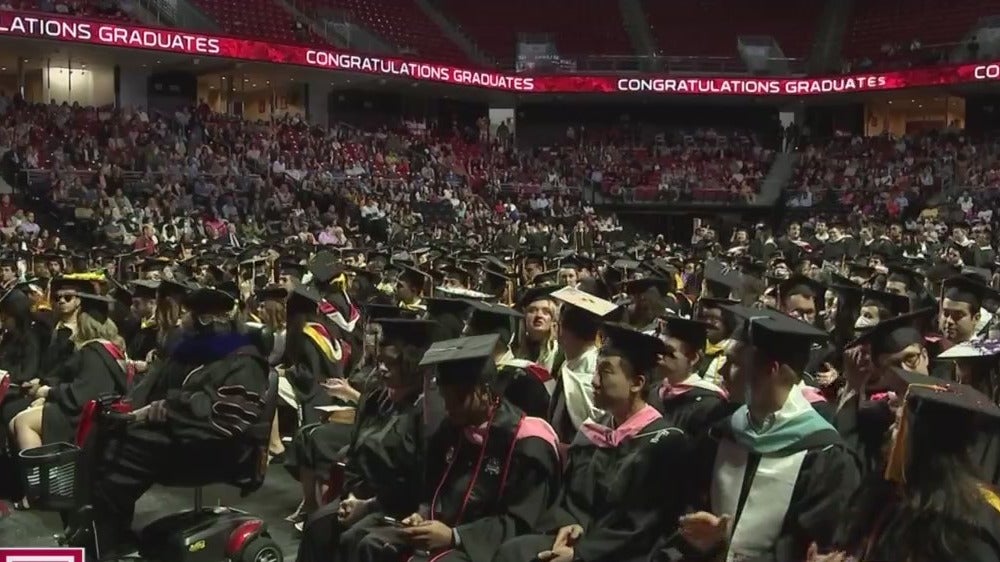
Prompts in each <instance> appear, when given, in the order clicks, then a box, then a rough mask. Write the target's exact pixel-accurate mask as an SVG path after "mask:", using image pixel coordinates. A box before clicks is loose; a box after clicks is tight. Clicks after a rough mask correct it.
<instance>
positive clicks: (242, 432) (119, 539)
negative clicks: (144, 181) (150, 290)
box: [75, 287, 268, 552]
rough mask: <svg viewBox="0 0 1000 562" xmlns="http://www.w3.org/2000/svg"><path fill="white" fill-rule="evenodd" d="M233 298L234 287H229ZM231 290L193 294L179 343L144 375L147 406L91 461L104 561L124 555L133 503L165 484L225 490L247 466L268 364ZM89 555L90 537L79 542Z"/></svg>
mask: <svg viewBox="0 0 1000 562" xmlns="http://www.w3.org/2000/svg"><path fill="white" fill-rule="evenodd" d="M233 289H235V287H233ZM236 303H237V295H236V292H235V290H231V289H227V290H220V289H212V288H197V289H194V290H193V291H191V292H190V293H189V294H188V295H187V296H186V297H185V299H184V304H185V307H186V308H187V310H188V313H187V314H186V315H185V317H184V319H183V321H182V325H181V332H180V333H179V341H178V343H177V345H175V346H174V347H173V349H172V350H171V352H170V355H169V356H168V357H166V358H165V360H164V363H163V364H162V365H161V366H160V367H159V368H157V369H154V370H153V371H151V372H150V374H148V375H147V378H150V377H152V378H155V379H158V380H156V381H151V384H150V386H149V387H148V392H146V393H143V395H142V396H141V397H140V399H141V400H143V401H145V402H144V403H146V404H147V405H146V406H144V407H142V408H140V409H138V410H136V412H135V413H136V416H137V421H138V423H136V424H133V425H129V426H127V427H126V428H124V429H123V430H122V432H121V433H120V434H118V435H115V436H114V443H113V444H112V446H111V447H109V448H108V450H107V454H105V455H104V456H102V457H101V458H100V459H98V463H97V466H96V467H94V468H93V474H94V475H95V477H94V479H93V481H92V485H91V486H90V487H89V494H90V499H91V503H92V505H93V508H94V523H95V527H96V529H97V534H98V536H99V537H100V546H101V549H102V550H103V551H104V552H108V551H114V550H116V548H118V547H120V546H122V545H123V543H124V542H125V541H126V540H127V537H128V535H129V527H130V526H131V521H132V515H133V512H134V509H135V502H136V500H138V499H139V497H140V496H142V494H143V493H145V492H146V490H148V489H149V487H150V486H151V485H153V484H154V483H156V482H159V481H163V480H164V479H167V480H170V481H181V482H183V481H185V480H188V479H191V478H192V477H194V476H197V478H198V479H206V480H207V479H216V480H219V481H227V480H228V479H229V477H230V475H232V474H234V473H235V472H236V471H237V470H238V467H239V466H242V465H243V464H245V463H246V462H250V461H249V459H251V455H252V454H253V453H254V451H255V450H256V449H257V440H256V438H255V439H248V438H247V432H248V430H250V428H251V427H253V426H254V425H255V424H256V423H258V421H259V418H260V415H261V413H262V412H263V410H264V394H265V391H266V390H267V374H268V365H267V358H266V357H264V356H263V354H262V353H261V350H260V349H258V347H257V346H256V345H255V344H254V343H253V339H252V338H251V337H250V336H249V334H247V333H246V331H245V328H244V327H243V326H242V325H241V324H240V322H239V321H238V320H237V319H236V315H235V313H234V308H235V306H236ZM81 538H82V539H85V540H87V544H78V545H75V546H85V547H87V548H89V549H90V550H91V551H93V549H94V547H95V544H94V541H93V537H92V536H91V535H90V534H83V535H81Z"/></svg>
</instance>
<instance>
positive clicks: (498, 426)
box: [342, 335, 560, 562]
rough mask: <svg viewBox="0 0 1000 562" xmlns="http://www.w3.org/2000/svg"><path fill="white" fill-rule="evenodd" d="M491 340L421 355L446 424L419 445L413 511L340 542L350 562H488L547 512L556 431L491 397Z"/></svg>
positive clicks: (466, 341) (444, 345) (448, 344)
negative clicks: (423, 449)
mask: <svg viewBox="0 0 1000 562" xmlns="http://www.w3.org/2000/svg"><path fill="white" fill-rule="evenodd" d="M498 340H499V338H498V337H497V336H496V335H488V336H475V337H468V338H461V339H458V340H447V341H442V342H438V343H435V344H434V345H432V346H431V347H430V349H428V350H427V353H426V354H425V355H424V359H423V361H421V365H422V366H428V365H435V366H437V377H436V378H437V387H438V390H439V391H440V393H441V395H442V396H443V398H444V408H445V410H446V411H447V418H446V420H445V421H444V422H443V423H442V424H441V426H440V427H439V428H438V429H437V430H435V431H434V432H433V433H432V434H431V436H430V438H429V441H428V448H427V455H426V461H425V469H424V470H425V475H426V478H425V487H424V489H423V491H422V494H421V495H422V498H421V499H422V504H421V508H420V509H419V510H418V511H417V512H415V513H412V514H410V515H409V516H407V517H405V518H404V519H403V520H402V521H401V522H400V525H399V526H398V527H395V526H392V527H382V528H374V529H371V530H370V531H368V532H367V533H365V534H364V535H363V536H358V537H355V539H356V542H355V543H354V545H353V548H350V546H351V545H344V542H343V541H342V545H344V546H345V547H348V548H347V550H346V551H347V552H352V553H353V556H352V557H351V558H349V559H351V560H357V561H358V562H375V561H385V562H398V561H399V559H400V557H401V555H404V554H407V553H411V552H412V553H414V559H433V560H435V561H436V562H456V561H467V560H468V561H472V562H488V561H489V560H491V559H492V558H493V555H494V553H495V552H496V550H497V548H499V546H500V545H501V544H502V543H503V542H505V541H507V540H510V539H512V538H514V537H515V536H518V535H523V534H525V533H530V532H532V531H533V530H534V529H536V528H537V527H538V522H539V519H540V517H541V516H542V515H543V514H544V513H545V512H546V511H548V510H549V509H550V508H551V507H552V505H553V503H554V501H555V499H556V495H557V493H558V490H559V476H560V463H559V454H558V451H557V448H556V446H557V443H556V436H555V432H554V431H553V430H552V428H551V427H550V426H549V425H548V424H547V423H546V422H545V420H542V419H539V418H532V417H529V416H525V415H524V413H523V412H521V411H520V410H518V409H517V408H516V407H515V406H513V405H512V404H511V403H510V402H509V401H507V400H506V399H505V398H501V397H499V396H498V395H497V394H496V392H495V391H493V389H492V385H493V383H494V381H495V377H496V368H495V366H494V364H493V362H492V361H491V360H490V359H491V357H492V355H493V352H494V350H495V349H496V346H497V341H498ZM427 415H428V416H429V417H431V418H433V417H434V414H433V413H428V414H427ZM345 559H348V558H345Z"/></svg>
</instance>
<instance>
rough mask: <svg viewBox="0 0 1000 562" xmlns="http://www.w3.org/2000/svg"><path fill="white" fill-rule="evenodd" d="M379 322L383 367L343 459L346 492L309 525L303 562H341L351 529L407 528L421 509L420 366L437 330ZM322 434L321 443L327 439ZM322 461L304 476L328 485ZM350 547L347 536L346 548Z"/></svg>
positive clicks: (417, 323) (306, 466) (306, 467)
mask: <svg viewBox="0 0 1000 562" xmlns="http://www.w3.org/2000/svg"><path fill="white" fill-rule="evenodd" d="M374 322H376V323H377V324H378V325H380V326H381V328H382V334H381V341H380V344H379V345H378V365H377V370H376V372H375V373H373V376H374V379H373V380H372V381H371V383H372V384H370V385H369V387H370V388H368V389H366V391H365V394H364V396H363V397H362V400H361V403H360V404H359V406H358V415H357V420H356V421H355V424H354V432H353V434H352V436H351V443H350V446H349V447H348V448H347V450H346V452H344V453H343V454H340V452H339V451H338V457H342V458H343V459H344V460H345V466H344V471H345V474H344V475H343V485H342V489H341V490H340V495H339V497H338V498H337V499H336V501H333V502H331V503H329V504H327V505H325V506H323V507H322V508H320V509H318V510H316V511H315V512H314V513H312V515H311V516H310V517H309V519H308V521H307V522H306V524H305V527H304V530H303V533H304V534H303V536H302V542H301V543H300V544H299V553H298V557H297V558H296V560H299V561H300V562H314V561H315V562H319V561H324V560H331V561H332V560H337V559H338V558H337V555H338V545H339V544H340V537H341V534H342V533H344V532H345V531H347V530H348V529H354V530H353V531H349V532H353V533H355V534H358V533H363V532H364V530H365V529H367V528H369V527H371V526H372V525H377V524H380V523H381V521H382V518H383V517H385V516H388V517H393V518H395V519H397V520H401V519H403V518H404V517H406V516H407V515H409V514H411V513H413V512H414V511H415V510H416V509H417V508H418V507H419V503H420V497H419V494H420V489H421V486H422V481H421V477H422V473H421V470H420V467H421V461H422V460H423V459H422V458H421V456H420V449H422V445H423V443H422V438H423V428H422V424H423V411H422V410H421V408H420V401H419V399H420V395H421V392H422V389H423V371H424V370H425V369H426V368H425V367H418V364H419V363H420V360H421V359H422V358H423V354H424V352H425V351H426V350H427V348H428V347H429V346H430V344H431V339H432V334H433V333H434V328H435V327H436V324H435V323H434V322H432V321H429V320H415V319H406V318H403V319H400V318H386V319H377V320H375V321H374ZM329 425H332V424H326V426H329ZM322 427H325V426H321V428H320V429H318V430H317V431H316V432H314V433H313V437H314V438H320V436H319V435H317V434H319V433H321V432H322V431H323V429H322ZM316 457H318V458H316V459H315V460H316V462H315V466H311V465H310V463H309V462H304V463H301V465H300V466H301V468H300V470H301V471H302V472H303V473H305V472H306V471H312V472H313V474H314V475H319V476H321V477H322V476H325V475H326V474H330V468H331V465H332V464H333V461H334V459H332V458H327V456H326V455H323V454H322V450H320V451H318V452H317V454H316ZM314 479H315V477H314ZM303 480H304V479H303ZM351 541H352V537H351V536H347V537H346V542H347V543H348V544H350V543H351Z"/></svg>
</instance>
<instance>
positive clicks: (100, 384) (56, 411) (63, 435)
mask: <svg viewBox="0 0 1000 562" xmlns="http://www.w3.org/2000/svg"><path fill="white" fill-rule="evenodd" d="M77 297H78V298H79V299H80V300H81V301H82V304H81V311H80V314H79V316H78V317H77V323H76V330H75V331H74V332H73V335H72V336H71V338H70V340H71V341H72V343H73V346H74V349H75V351H74V352H73V354H72V355H71V356H70V357H69V359H67V360H66V361H64V362H63V363H62V364H61V365H60V366H59V367H58V368H57V369H56V370H55V372H53V373H52V374H51V375H50V376H48V377H47V378H46V379H45V380H44V381H42V382H41V383H39V384H34V385H32V386H30V387H29V388H28V394H29V396H31V397H32V398H33V399H34V401H33V402H32V403H31V407H30V408H28V409H27V410H25V411H23V412H21V413H20V414H18V415H17V416H16V417H15V418H14V419H13V420H12V421H11V423H10V428H11V431H12V432H13V433H14V436H15V438H16V440H17V444H18V446H19V447H20V448H21V449H30V448H32V447H39V446H41V445H42V444H43V443H56V442H59V441H71V440H72V437H73V432H74V430H75V428H76V425H77V423H78V422H79V419H80V415H81V413H82V412H83V408H84V407H85V406H86V404H87V403H88V402H89V401H91V400H94V399H96V398H97V397H98V396H101V395H102V394H118V395H125V394H126V393H127V392H128V390H129V387H130V386H131V378H132V375H131V372H132V367H131V365H130V364H129V362H128V359H127V358H126V356H125V342H124V341H123V340H122V338H121V336H119V335H118V327H117V326H116V325H115V323H114V321H112V320H111V319H110V318H109V317H108V314H109V309H110V306H111V303H113V302H114V299H112V298H110V297H105V296H101V295H92V294H85V293H78V294H77Z"/></svg>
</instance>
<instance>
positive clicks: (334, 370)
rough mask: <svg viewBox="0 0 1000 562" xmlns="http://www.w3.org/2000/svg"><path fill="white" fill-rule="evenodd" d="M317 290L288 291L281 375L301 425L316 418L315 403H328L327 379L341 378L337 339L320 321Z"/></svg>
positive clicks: (301, 287) (312, 421)
mask: <svg viewBox="0 0 1000 562" xmlns="http://www.w3.org/2000/svg"><path fill="white" fill-rule="evenodd" d="M322 300H323V299H322V297H321V296H320V294H319V293H318V292H317V291H316V290H315V289H313V288H312V287H309V286H307V285H298V286H296V287H295V288H294V289H293V290H291V291H289V294H288V300H287V301H286V304H285V306H286V312H287V326H286V334H287V335H286V339H285V355H284V360H283V361H282V365H283V367H284V369H283V371H284V376H285V378H286V379H287V380H288V381H289V382H290V383H291V387H292V390H293V391H294V394H295V401H296V403H297V404H298V408H299V418H300V420H301V422H302V424H303V425H306V424H310V423H315V422H317V421H319V413H318V412H317V410H316V406H324V405H327V404H329V403H330V398H329V396H327V393H326V392H325V391H324V390H323V385H324V383H325V382H326V381H327V380H329V379H334V378H342V375H343V373H342V369H341V364H340V362H341V357H342V350H341V347H340V343H339V342H338V341H337V339H336V338H334V337H332V336H331V334H330V332H329V330H328V329H327V328H326V326H325V325H323V324H322V323H321V322H320V316H319V314H320V313H319V306H320V303H321V302H322Z"/></svg>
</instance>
